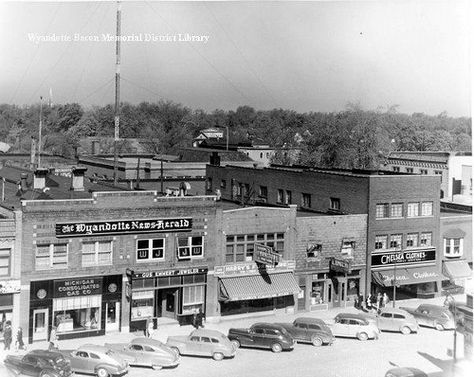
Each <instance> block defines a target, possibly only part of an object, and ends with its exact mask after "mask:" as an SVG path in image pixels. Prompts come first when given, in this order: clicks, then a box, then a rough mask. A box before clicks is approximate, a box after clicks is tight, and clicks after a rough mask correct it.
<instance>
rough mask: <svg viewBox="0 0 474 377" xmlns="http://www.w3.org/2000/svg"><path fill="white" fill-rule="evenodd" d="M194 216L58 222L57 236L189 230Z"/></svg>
mask: <svg viewBox="0 0 474 377" xmlns="http://www.w3.org/2000/svg"><path fill="white" fill-rule="evenodd" d="M192 227H193V219H192V218H173V219H150V220H122V221H101V222H81V223H59V224H56V237H58V238H61V237H84V236H102V235H107V234H127V233H155V232H188V231H191V230H192Z"/></svg>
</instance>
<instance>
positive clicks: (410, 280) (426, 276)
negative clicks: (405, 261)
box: [372, 266, 442, 287]
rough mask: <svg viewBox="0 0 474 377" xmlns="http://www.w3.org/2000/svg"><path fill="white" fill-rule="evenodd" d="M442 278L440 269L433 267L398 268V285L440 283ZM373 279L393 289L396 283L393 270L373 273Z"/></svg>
mask: <svg viewBox="0 0 474 377" xmlns="http://www.w3.org/2000/svg"><path fill="white" fill-rule="evenodd" d="M441 278H442V276H441V274H440V273H439V272H438V268H437V267H435V266H433V267H415V268H400V267H398V268H397V271H396V282H397V285H408V284H419V283H429V282H433V281H438V280H440V279H441ZM372 279H373V280H374V281H375V282H376V283H377V284H379V285H382V286H385V287H392V286H393V282H394V271H393V269H390V270H384V271H372Z"/></svg>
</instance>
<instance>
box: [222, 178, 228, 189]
mask: <svg viewBox="0 0 474 377" xmlns="http://www.w3.org/2000/svg"><path fill="white" fill-rule="evenodd" d="M226 187H227V182H226V180H225V179H221V189H225V188H226Z"/></svg>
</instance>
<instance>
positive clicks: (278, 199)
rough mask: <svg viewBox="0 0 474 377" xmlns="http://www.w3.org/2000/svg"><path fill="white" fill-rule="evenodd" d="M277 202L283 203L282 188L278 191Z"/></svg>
mask: <svg viewBox="0 0 474 377" xmlns="http://www.w3.org/2000/svg"><path fill="white" fill-rule="evenodd" d="M277 203H283V190H281V189H278V191H277Z"/></svg>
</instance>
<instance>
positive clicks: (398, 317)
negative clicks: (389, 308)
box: [393, 313, 405, 319]
mask: <svg viewBox="0 0 474 377" xmlns="http://www.w3.org/2000/svg"><path fill="white" fill-rule="evenodd" d="M393 318H396V319H405V316H404V315H401V314H395V313H394V314H393Z"/></svg>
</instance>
